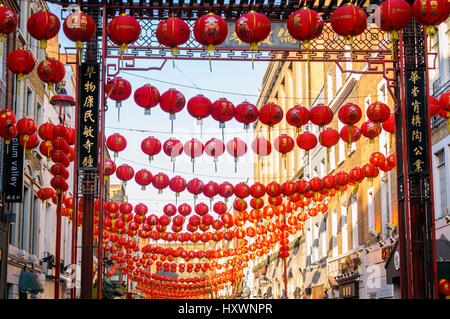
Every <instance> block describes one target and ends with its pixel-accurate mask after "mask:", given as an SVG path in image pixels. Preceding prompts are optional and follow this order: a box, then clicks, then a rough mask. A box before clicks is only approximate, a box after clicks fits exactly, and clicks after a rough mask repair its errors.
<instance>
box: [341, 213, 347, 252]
mask: <svg viewBox="0 0 450 319" xmlns="http://www.w3.org/2000/svg"><path fill="white" fill-rule="evenodd" d="M341 237H342V253H343V254H345V253H346V252H347V251H348V229H347V206H346V205H341Z"/></svg>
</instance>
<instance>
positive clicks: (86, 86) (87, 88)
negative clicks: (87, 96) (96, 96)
mask: <svg viewBox="0 0 450 319" xmlns="http://www.w3.org/2000/svg"><path fill="white" fill-rule="evenodd" d="M96 88H97V86H96V85H95V84H94V83H92V82H91V81H87V82H86V84H84V91H85V92H89V93H92V92H94V91H95V89H96Z"/></svg>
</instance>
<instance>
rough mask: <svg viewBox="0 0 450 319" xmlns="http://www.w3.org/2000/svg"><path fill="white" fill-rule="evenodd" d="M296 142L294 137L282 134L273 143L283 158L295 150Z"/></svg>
mask: <svg viewBox="0 0 450 319" xmlns="http://www.w3.org/2000/svg"><path fill="white" fill-rule="evenodd" d="M294 146H295V142H294V139H293V138H292V137H290V136H289V135H286V134H282V135H280V136H278V137H276V138H275V140H274V141H273V147H274V148H275V149H276V150H277V151H278V152H280V153H281V156H282V157H284V158H285V157H286V154H287V153H289V152H290V151H292V150H293V149H294Z"/></svg>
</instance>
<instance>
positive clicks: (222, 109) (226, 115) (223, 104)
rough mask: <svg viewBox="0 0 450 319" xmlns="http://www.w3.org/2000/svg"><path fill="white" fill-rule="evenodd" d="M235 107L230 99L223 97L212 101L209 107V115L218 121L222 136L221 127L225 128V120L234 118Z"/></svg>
mask: <svg viewBox="0 0 450 319" xmlns="http://www.w3.org/2000/svg"><path fill="white" fill-rule="evenodd" d="M235 113H236V109H235V107H234V105H233V103H231V102H230V101H228V100H227V99H225V98H220V99H218V100H217V101H214V103H213V104H212V108H211V117H212V118H213V119H215V120H216V121H219V122H220V124H219V128H221V129H222V138H223V128H225V122H227V121H229V120H231V119H232V118H234V115H235Z"/></svg>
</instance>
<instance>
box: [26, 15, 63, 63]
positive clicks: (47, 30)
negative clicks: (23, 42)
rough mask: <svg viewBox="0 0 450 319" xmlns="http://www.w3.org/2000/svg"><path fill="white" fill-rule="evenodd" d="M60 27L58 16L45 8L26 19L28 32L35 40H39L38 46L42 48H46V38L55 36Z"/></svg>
mask: <svg viewBox="0 0 450 319" xmlns="http://www.w3.org/2000/svg"><path fill="white" fill-rule="evenodd" d="M60 27H61V23H60V22H59V19H58V17H57V16H56V15H55V14H53V13H51V12H49V11H47V10H42V11H39V12H36V13H34V14H32V15H31V16H30V17H29V18H28V21H27V30H28V33H29V34H30V35H31V36H32V37H33V38H35V39H36V40H39V41H40V47H41V48H44V49H45V48H47V40H50V39H51V38H53V37H55V36H56V35H57V34H58V32H59V29H60ZM44 55H45V54H44Z"/></svg>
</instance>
